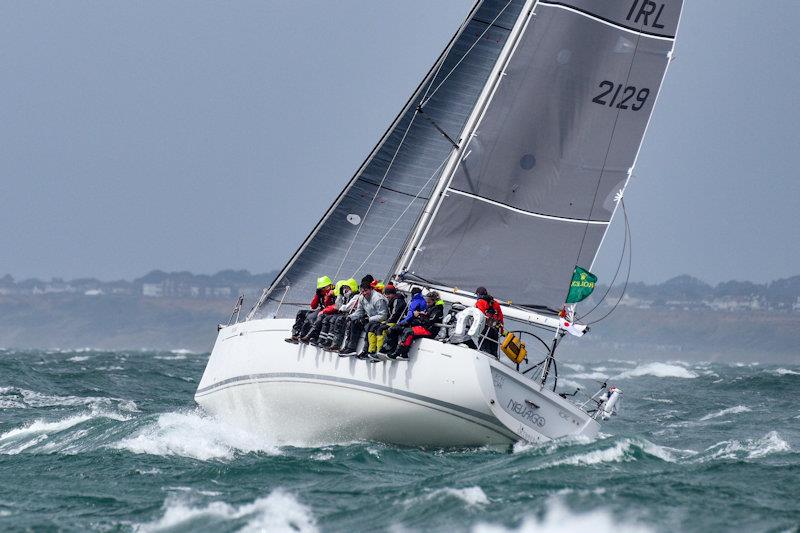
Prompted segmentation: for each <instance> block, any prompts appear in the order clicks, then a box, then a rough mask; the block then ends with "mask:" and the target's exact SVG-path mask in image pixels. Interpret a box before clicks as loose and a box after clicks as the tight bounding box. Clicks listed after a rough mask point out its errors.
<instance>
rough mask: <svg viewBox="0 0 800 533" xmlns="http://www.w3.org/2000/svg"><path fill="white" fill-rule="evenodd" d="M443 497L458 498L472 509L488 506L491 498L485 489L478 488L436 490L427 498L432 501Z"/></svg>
mask: <svg viewBox="0 0 800 533" xmlns="http://www.w3.org/2000/svg"><path fill="white" fill-rule="evenodd" d="M441 496H450V497H453V498H457V499H459V500H461V501H463V502H464V503H466V504H467V505H468V506H470V507H473V506H479V505H486V504H488V503H489V498H488V497H487V496H486V493H485V492H483V489H482V488H480V487H478V486H475V487H466V488H463V489H454V488H450V487H446V488H443V489H436V490H434V491H433V492H431V493H430V494H428V495H427V496H426V497H425V498H426V499H428V500H432V499H435V498H438V497H441Z"/></svg>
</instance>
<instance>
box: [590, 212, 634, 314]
mask: <svg viewBox="0 0 800 533" xmlns="http://www.w3.org/2000/svg"><path fill="white" fill-rule="evenodd" d="M619 201H620V202H623V201H624V199H623V198H620V199H619ZM622 205H623V212H624V206H625V204H624V203H623V204H622ZM628 231H629V228H628V217H627V216H626V217H625V230H624V233H623V235H624V236H623V239H622V253H621V254H620V255H619V261H618V262H617V270H616V272H614V277H613V278H611V282H610V283H609V284H608V287H607V288H606V292H605V293H603V296H601V297H600V300H598V302H597V303H596V304H594V307H592V308H591V309H589V310H588V311H586V312H585V313H583V314H582V315H581V316H580V317H579V318H578V319H577V320H583V319H585V318H586V317H587V316H589V315H591V314H592V311H594V310H595V309H597V308H598V307H600V306H601V305H602V304H603V302H604V301H605V300H606V297H607V296H608V293H609V292H611V289H612V288H613V287H614V283H615V282H616V281H617V276H619V271H620V268H622V260H623V259H625V252H626V250H627V248H628Z"/></svg>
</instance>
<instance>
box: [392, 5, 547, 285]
mask: <svg viewBox="0 0 800 533" xmlns="http://www.w3.org/2000/svg"><path fill="white" fill-rule="evenodd" d="M537 1H538V0H527V1H526V3H525V6H524V7H523V8H522V12H521V13H520V15H519V17H517V21H516V22H515V23H514V27H513V29H512V30H511V33H510V34H509V36H508V40H507V41H506V43H505V46H504V47H503V50H502V51H501V52H500V55H499V56H498V58H497V62H496V63H495V66H494V69H492V73H491V74H490V75H489V79H488V80H487V81H486V84H485V85H484V87H483V90H482V91H481V95H480V97H479V98H478V101H477V103H476V105H475V107H474V108H473V110H472V113H471V114H470V116H469V118H468V119H467V122H466V124H465V125H464V128H463V130H462V131H461V135H460V136H459V137H458V139H459V141H458V142H459V145H458V146H457V147H455V148H453V153H452V154H451V155H450V159H448V161H447V163H446V164H445V167H444V169H443V170H442V173H441V175H440V177H439V181H438V182H437V184H436V187H435V188H434V189H433V193H432V194H431V196H430V198H429V199H428V203H427V204H426V205H425V209H423V211H422V214H421V215H420V217H419V220H418V222H417V225H416V227H415V228H414V231H413V232H412V233H411V238H410V239H409V241H408V244H407V245H406V248H405V250H403V252H402V254H401V255H400V257H399V259H398V261H397V262H396V263H395V267H394V268H393V271H394V272H393V274H395V275H397V274H400V273H401V272H403V271H404V270H406V268H407V267H408V266H409V264H410V262H411V258H412V257H413V255H414V252H415V251H416V248H417V246H418V245H419V243H420V242H421V240H422V238H423V236H424V235H425V232H426V231H427V229H428V226H429V225H430V222H431V221H432V220H433V215H434V214H435V213H436V210H437V209H438V206H439V204H440V203H441V201H442V199H443V198H444V192H445V190H446V189H447V185H448V183H449V182H450V179H451V178H452V176H453V174H454V173H455V170H456V168H457V167H458V163H459V162H460V161H461V159H462V157H463V153H464V150H465V148H466V145H467V144H469V143H468V140H469V138H470V136H471V135H472V133H473V131H474V130H475V127H476V126H477V124H478V122H480V117H481V115H482V114H483V112H484V111H485V109H486V105H487V103H488V102H489V100H490V99H491V95H492V93H494V91H495V89H496V88H497V85H498V84H499V82H500V79H501V77H502V76H503V71H504V69H505V66H506V64H507V63H508V60H509V59H510V57H511V55H512V53H513V51H514V48H516V45H517V43H518V42H519V37H520V35H522V33H523V31H524V30H525V27H526V26H527V24H528V21H529V19H530V17H531V14H532V13H533V8H534V7H535V6H536V2H537ZM456 68H458V67H456Z"/></svg>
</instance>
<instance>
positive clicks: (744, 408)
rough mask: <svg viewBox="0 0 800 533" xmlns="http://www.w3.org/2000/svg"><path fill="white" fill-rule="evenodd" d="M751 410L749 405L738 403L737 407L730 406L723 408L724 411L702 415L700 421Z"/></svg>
mask: <svg viewBox="0 0 800 533" xmlns="http://www.w3.org/2000/svg"><path fill="white" fill-rule="evenodd" d="M749 412H750V408H749V407H747V406H746V405H737V406H735V407H729V408H727V409H723V410H722V411H717V412H716V413H709V414H707V415H705V416H704V417H702V418H701V419H700V421H701V422H702V421H704V420H711V419H712V418H719V417H721V416H725V415H735V414H739V413H749Z"/></svg>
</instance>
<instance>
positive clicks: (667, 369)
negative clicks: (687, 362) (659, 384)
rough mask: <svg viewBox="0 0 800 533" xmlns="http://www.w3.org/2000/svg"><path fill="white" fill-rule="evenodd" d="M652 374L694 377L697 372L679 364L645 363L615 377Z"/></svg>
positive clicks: (658, 376)
mask: <svg viewBox="0 0 800 533" xmlns="http://www.w3.org/2000/svg"><path fill="white" fill-rule="evenodd" d="M641 376H654V377H657V378H684V379H691V378H696V377H697V374H696V373H694V372H692V371H691V370H689V369H687V368H686V367H684V366H681V365H673V364H668V363H646V364H644V365H639V366H637V367H636V368H633V369H631V370H626V371H625V372H623V373H621V374H619V375H618V376H616V378H617V379H625V378H635V377H641Z"/></svg>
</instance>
